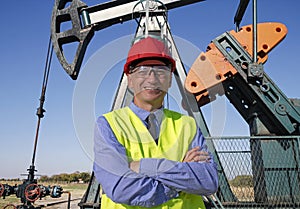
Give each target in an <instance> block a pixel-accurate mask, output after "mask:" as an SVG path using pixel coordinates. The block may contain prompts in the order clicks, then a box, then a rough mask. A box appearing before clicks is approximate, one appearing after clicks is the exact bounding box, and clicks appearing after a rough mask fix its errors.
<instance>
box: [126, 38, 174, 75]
mask: <svg viewBox="0 0 300 209" xmlns="http://www.w3.org/2000/svg"><path fill="white" fill-rule="evenodd" d="M145 60H159V61H162V62H164V63H165V64H167V65H169V64H170V65H171V71H172V72H173V71H174V70H175V67H176V65H175V60H174V59H173V58H172V56H171V53H170V50H169V49H168V47H167V46H166V45H165V44H164V43H163V42H162V41H160V40H158V39H156V38H152V37H147V38H144V39H142V40H140V41H138V42H136V43H135V44H133V46H132V47H131V48H130V50H129V52H128V56H127V61H126V63H125V65H124V73H126V74H129V71H130V69H131V67H134V66H135V65H136V64H138V63H139V62H141V61H145Z"/></svg>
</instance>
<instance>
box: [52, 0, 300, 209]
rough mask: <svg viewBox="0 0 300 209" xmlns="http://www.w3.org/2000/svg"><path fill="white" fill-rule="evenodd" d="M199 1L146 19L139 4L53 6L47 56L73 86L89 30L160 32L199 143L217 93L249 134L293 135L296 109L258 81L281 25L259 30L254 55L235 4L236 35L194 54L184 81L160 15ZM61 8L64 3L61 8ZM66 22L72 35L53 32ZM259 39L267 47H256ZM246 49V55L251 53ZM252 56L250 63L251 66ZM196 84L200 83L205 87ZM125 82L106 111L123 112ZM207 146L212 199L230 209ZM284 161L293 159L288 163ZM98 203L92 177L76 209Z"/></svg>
mask: <svg viewBox="0 0 300 209" xmlns="http://www.w3.org/2000/svg"><path fill="white" fill-rule="evenodd" d="M201 1H202V0H184V1H182V0H162V1H157V0H153V1H151V3H152V6H153V8H155V9H153V10H151V12H149V5H148V6H146V3H147V2H148V1H147V0H142V1H130V0H129V1H124V0H122V1H120V0H119V1H110V2H106V3H103V4H99V5H96V6H92V7H88V6H87V5H86V4H84V3H83V2H81V1H80V0H56V1H55V6H54V9H53V13H52V25H51V38H52V43H53V46H54V50H55V52H56V54H57V57H58V59H59V61H60V63H61V65H62V66H63V68H64V70H65V71H66V72H67V73H68V74H69V75H70V77H71V78H72V79H74V80H76V79H77V77H78V74H79V72H80V67H81V64H82V61H83V58H84V54H85V51H86V48H87V46H88V44H89V42H90V40H91V39H92V37H93V35H94V32H95V31H98V30H101V29H104V28H106V27H109V26H111V25H114V24H117V23H122V22H125V21H129V20H132V19H136V20H137V19H138V21H137V22H138V29H137V31H136V35H135V37H136V38H137V37H139V36H145V35H157V31H159V32H160V33H161V32H163V33H162V35H163V36H165V37H168V39H169V40H170V43H171V46H172V51H173V55H174V57H175V58H176V62H177V63H176V65H177V69H176V71H175V79H176V82H177V85H178V88H179V90H180V92H181V96H182V101H183V104H184V106H185V109H186V111H187V112H188V114H189V115H190V116H193V117H194V118H195V119H196V121H197V123H198V125H199V127H200V128H201V130H202V132H203V134H204V136H206V137H209V136H210V134H209V130H208V128H207V125H206V123H205V120H204V118H203V115H202V112H201V110H200V107H201V106H203V105H205V104H207V103H209V102H211V101H213V100H214V99H215V98H216V95H217V94H219V95H223V94H225V95H226V96H227V98H228V99H229V100H230V101H231V102H232V103H233V105H234V106H235V108H236V109H237V110H238V111H239V113H240V114H241V115H242V116H243V118H244V119H245V120H246V121H247V122H248V123H249V125H250V131H251V135H253V136H262V135H275V136H276V135H278V136H279V135H285V134H286V135H292V134H295V135H299V132H300V130H299V124H300V108H299V105H297V103H298V101H297V100H289V99H288V98H287V97H286V96H285V95H284V94H283V93H282V92H281V91H280V90H279V89H278V87H276V85H275V84H274V82H273V81H272V80H271V79H270V78H269V77H268V76H267V75H266V73H265V72H264V71H263V65H262V64H263V63H264V62H265V61H266V60H267V53H268V52H269V51H270V50H271V49H273V48H274V47H275V46H276V45H277V44H278V43H279V42H280V41H281V40H282V39H283V38H284V37H285V35H286V33H287V29H286V28H285V26H284V25H282V24H277V23H270V24H259V25H258V31H260V32H259V33H258V43H259V44H258V45H259V47H260V48H259V50H258V49H257V48H256V44H257V42H256V40H254V41H252V42H251V40H250V38H249V34H250V32H253V31H254V32H253V33H252V34H256V23H253V27H252V26H245V27H242V28H239V24H240V22H241V19H242V17H243V13H244V11H245V9H246V7H247V5H248V2H249V0H241V1H240V5H239V8H238V12H237V14H236V19H235V21H236V23H237V29H238V30H237V31H236V32H235V31H231V32H226V33H224V34H222V35H221V36H219V37H217V38H216V39H214V40H213V41H212V43H211V44H210V45H209V46H208V48H207V52H206V53H202V54H200V56H199V58H197V59H196V61H195V63H194V64H193V66H192V68H191V70H190V72H189V74H188V76H187V75H186V71H185V69H184V66H183V64H182V62H181V60H180V56H179V54H178V51H177V49H176V45H175V42H174V40H173V38H172V34H171V32H170V30H169V27H168V22H167V16H166V11H167V10H170V9H173V8H176V7H181V6H184V5H188V4H193V3H197V2H201ZM68 2H71V3H70V5H69V6H68V7H66V4H67V3H68ZM147 8H148V9H147ZM149 15H150V17H153V19H154V20H155V21H154V23H151V27H150V29H149V31H148V32H149V34H145V27H146V25H147V24H148V22H147V21H146V19H147V17H149ZM68 21H71V22H72V29H70V30H67V31H60V30H61V29H60V28H61V27H60V25H61V24H62V23H64V22H68ZM165 22H166V24H165ZM162 26H163V27H162ZM274 29H275V31H274ZM263 33H267V34H270V33H272V35H271V36H272V37H275V38H274V39H271V40H267V39H266V37H265V36H264V35H263ZM256 35H257V34H256ZM268 38H269V37H268ZM262 40H265V41H267V42H266V43H264V42H263V41H262ZM74 42H76V43H78V48H77V51H76V55H75V57H74V59H73V62H72V63H68V62H67V61H66V59H65V55H64V52H63V50H62V46H63V45H64V44H68V43H74ZM252 44H254V45H253V47H251V45H252ZM251 49H252V50H253V53H251ZM257 52H258V56H257V54H256V53H257ZM257 57H258V60H257V59H256V58H257ZM258 61H259V62H258ZM200 78H205V80H201V79H200ZM126 82H127V81H126V79H125V76H124V75H123V76H122V78H121V82H120V86H119V89H118V91H117V94H116V97H115V101H114V103H113V105H112V109H117V108H120V107H122V106H124V105H126V104H127V101H130V99H131V98H132V94H131V92H130V91H128V90H127V83H126ZM278 142H279V143H280V145H281V146H282V148H283V149H284V150H288V149H289V148H290V146H291V145H290V143H289V142H287V141H284V140H278ZM207 143H208V147H209V149H210V150H211V151H212V152H213V154H214V156H215V160H216V162H217V164H218V166H219V168H220V172H219V178H220V182H222V187H220V188H219V191H218V192H217V195H216V198H220V199H221V200H222V201H224V202H234V201H236V198H235V196H234V194H233V193H232V192H228V191H231V189H230V186H229V184H228V182H227V180H226V176H225V174H224V171H223V169H222V164H221V163H220V160H219V158H218V154H217V153H216V150H215V147H214V144H213V143H212V140H207ZM252 146H253V147H254V146H256V147H257V146H258V147H259V150H260V151H262V148H261V144H260V143H259V144H257V143H256V141H253V143H252ZM252 154H253V155H254V156H256V157H258V158H257V159H261V156H260V153H259V152H253V153H252ZM295 154H297V153H292V154H291V155H295ZM291 158H293V157H292V156H291ZM298 160H299V159H298V158H297V159H295V161H298ZM258 161H260V160H258ZM258 161H257V162H253V163H257V165H260V168H258V169H257V170H254V173H255V172H257V173H256V174H258V173H264V171H263V168H262V163H261V162H258ZM258 167H259V166H258ZM290 169H294V168H290ZM295 169H296V171H295V172H297V168H295ZM278 172H280V171H278ZM298 172H299V171H298ZM254 180H255V182H254V184H256V185H258V183H257V182H259V181H264V182H265V181H266V180H265V179H263V180H260V179H254ZM267 181H272V179H267ZM298 183H299V182H298ZM262 185H264V184H262ZM265 187H266V186H265V185H264V186H263V187H256V188H255V190H256V192H257V194H259V195H256V200H257V201H258V202H261V201H266V198H267V196H268V191H267V189H266V188H265ZM296 191H298V190H296ZM260 194H263V195H260ZM99 196H100V185H99V184H98V183H97V182H96V180H95V178H94V175H92V178H91V180H90V183H89V186H88V189H87V191H86V193H85V195H84V196H83V198H82V200H81V202H80V203H79V206H80V207H81V208H99V207H100V198H99Z"/></svg>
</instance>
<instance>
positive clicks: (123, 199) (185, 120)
mask: <svg viewBox="0 0 300 209" xmlns="http://www.w3.org/2000/svg"><path fill="white" fill-rule="evenodd" d="M174 70H175V60H174V59H173V58H172V57H171V55H170V52H169V50H168V48H167V47H166V45H165V44H164V43H163V42H162V41H161V40H158V39H156V38H152V37H147V38H144V39H142V40H140V41H138V42H137V43H135V44H134V45H133V46H132V48H131V49H130V51H129V53H128V58H127V62H126V64H125V65H124V72H125V73H126V75H127V78H128V87H129V88H130V89H131V90H132V91H133V93H134V98H133V102H132V103H131V104H130V105H129V106H128V107H124V108H121V109H119V110H114V111H112V112H109V113H107V114H104V115H103V116H101V117H99V118H98V120H97V124H96V128H95V147H94V151H95V162H94V173H95V176H96V179H97V180H98V182H99V183H100V184H101V185H102V189H103V195H102V198H101V208H103V209H104V208H105V209H112V208H116V209H119V208H143V207H147V208H156V209H158V208H161V209H164V208H172V209H179V208H183V209H196V208H197V209H199V208H205V206H204V203H203V201H202V197H201V195H210V194H213V193H215V192H216V190H217V187H218V178H217V168H216V164H215V162H214V161H213V158H212V156H211V154H210V153H208V151H207V148H206V145H205V139H204V137H203V136H202V133H201V131H200V129H199V128H198V127H197V125H196V122H195V120H194V119H193V118H192V117H189V116H186V115H182V114H180V113H177V112H174V111H171V110H167V109H165V108H164V107H163V101H164V97H165V95H166V93H167V91H168V88H169V87H170V86H171V80H172V72H173V71H174ZM152 113H153V114H152ZM153 115H154V119H153V121H154V125H153V121H152V120H148V118H150V116H151V117H153ZM149 126H151V127H149ZM147 128H149V130H148V129H147ZM150 132H151V133H150Z"/></svg>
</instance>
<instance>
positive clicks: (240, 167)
mask: <svg viewBox="0 0 300 209" xmlns="http://www.w3.org/2000/svg"><path fill="white" fill-rule="evenodd" d="M207 141H210V142H209V144H211V146H213V147H211V148H212V150H215V152H214V155H215V159H216V161H217V163H218V171H219V185H220V186H219V191H218V192H217V193H216V195H214V196H213V197H212V198H211V200H212V203H213V207H216V208H300V168H299V166H300V144H299V142H300V137H299V136H280V137H279V136H272V137H265V136H263V137H219V138H218V137H211V138H207Z"/></svg>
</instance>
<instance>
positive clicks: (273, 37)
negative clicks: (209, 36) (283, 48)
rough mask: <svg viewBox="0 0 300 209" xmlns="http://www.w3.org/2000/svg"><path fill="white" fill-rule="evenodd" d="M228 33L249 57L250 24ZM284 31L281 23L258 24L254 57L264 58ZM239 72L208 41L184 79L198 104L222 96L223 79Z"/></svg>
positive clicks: (250, 50)
mask: <svg viewBox="0 0 300 209" xmlns="http://www.w3.org/2000/svg"><path fill="white" fill-rule="evenodd" d="M230 34H231V35H232V36H233V37H234V38H235V39H236V40H237V41H238V42H239V43H240V45H241V46H242V47H243V48H244V49H245V50H246V51H247V52H248V53H249V54H250V55H251V56H252V51H253V50H252V49H253V41H252V36H253V35H252V25H247V26H244V27H242V28H241V29H240V31H239V32H235V31H234V30H232V31H230ZM286 34H287V28H286V26H285V25H284V24H282V23H269V22H268V23H259V24H257V55H258V57H257V60H258V63H264V62H266V61H267V58H268V56H267V54H268V53H269V52H270V51H271V50H272V49H273V48H274V47H275V46H276V45H277V44H278V43H280V42H281V41H282V40H283V39H284V38H285V36H286ZM237 73H238V71H237V70H236V69H235V68H234V67H233V66H232V65H231V64H230V62H229V61H228V60H227V59H226V58H225V57H224V56H223V54H222V53H221V52H220V51H219V50H218V49H217V47H216V46H215V45H214V44H213V43H210V44H209V45H208V47H207V51H206V52H205V53H203V52H202V53H200V55H199V56H198V57H197V59H196V60H195V62H194V63H193V65H192V67H191V68H190V70H189V72H188V75H187V77H186V80H185V88H186V89H187V91H189V92H190V93H193V94H194V95H195V97H196V100H197V102H198V105H199V106H203V105H205V104H207V103H209V102H211V101H213V100H215V98H216V95H223V94H224V90H223V87H222V82H224V81H226V79H227V78H229V77H232V76H234V75H236V74H237Z"/></svg>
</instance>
